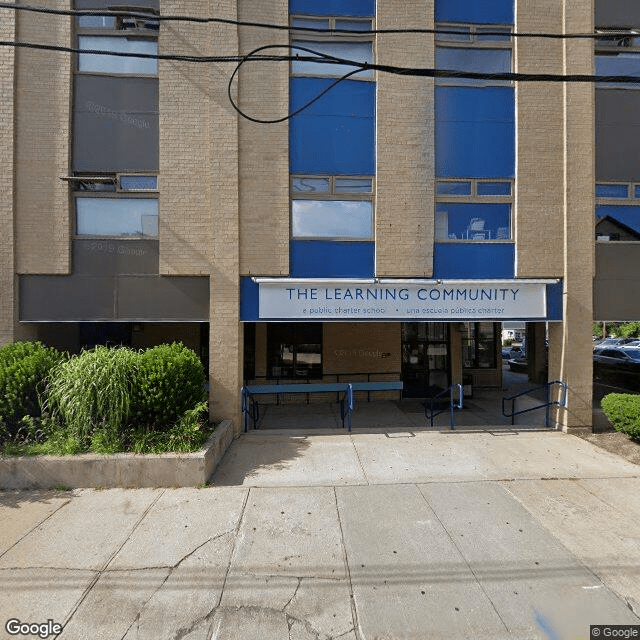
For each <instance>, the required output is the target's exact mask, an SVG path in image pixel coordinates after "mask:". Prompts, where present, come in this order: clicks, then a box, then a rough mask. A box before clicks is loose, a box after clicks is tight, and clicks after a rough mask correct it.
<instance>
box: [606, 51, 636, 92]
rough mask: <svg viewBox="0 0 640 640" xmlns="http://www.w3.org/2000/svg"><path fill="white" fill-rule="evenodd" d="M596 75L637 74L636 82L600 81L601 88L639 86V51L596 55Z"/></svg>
mask: <svg viewBox="0 0 640 640" xmlns="http://www.w3.org/2000/svg"><path fill="white" fill-rule="evenodd" d="M596 75H597V76H638V84H636V83H623V82H620V83H615V82H606V83H600V84H599V85H598V86H599V87H601V88H607V87H608V88H630V87H634V88H637V87H638V86H640V53H618V54H615V55H596Z"/></svg>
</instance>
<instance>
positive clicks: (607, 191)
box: [596, 184, 629, 198]
mask: <svg viewBox="0 0 640 640" xmlns="http://www.w3.org/2000/svg"><path fill="white" fill-rule="evenodd" d="M628 195H629V188H628V185H626V184H596V198H627V197H628Z"/></svg>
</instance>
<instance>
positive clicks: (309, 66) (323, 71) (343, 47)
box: [291, 40, 373, 80]
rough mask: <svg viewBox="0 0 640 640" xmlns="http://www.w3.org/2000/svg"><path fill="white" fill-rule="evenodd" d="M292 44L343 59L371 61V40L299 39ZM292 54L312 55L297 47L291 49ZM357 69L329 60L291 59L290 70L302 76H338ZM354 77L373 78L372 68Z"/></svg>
mask: <svg viewBox="0 0 640 640" xmlns="http://www.w3.org/2000/svg"><path fill="white" fill-rule="evenodd" d="M293 45H294V46H298V47H303V48H305V49H311V50H312V51H317V52H319V53H323V54H326V55H330V56H334V57H336V58H342V59H343V60H355V61H357V62H363V63H364V62H366V63H369V64H371V63H372V62H373V49H372V44H371V42H321V41H320V42H315V41H313V42H312V41H309V40H300V41H296V42H294V43H293ZM292 53H293V55H294V56H295V55H296V54H298V55H301V56H312V55H313V54H311V53H308V52H306V51H302V50H299V49H293V51H292ZM355 69H357V67H352V66H349V65H342V64H331V63H330V62H321V63H320V62H304V61H293V62H292V63H291V72H292V73H293V74H294V75H302V76H330V77H340V76H343V75H345V74H346V73H349V72H350V71H353V70H355ZM352 77H353V78H354V79H355V78H364V79H368V80H372V79H373V70H371V69H369V70H365V71H361V72H360V73H357V74H356V75H355V76H352Z"/></svg>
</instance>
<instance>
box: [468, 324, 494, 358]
mask: <svg viewBox="0 0 640 640" xmlns="http://www.w3.org/2000/svg"><path fill="white" fill-rule="evenodd" d="M497 327H498V325H496V324H494V323H493V322H467V323H465V325H464V329H463V330H462V363H463V367H464V368H465V369H495V368H496V361H497V359H496V344H497V339H498V334H497V331H498V328H497Z"/></svg>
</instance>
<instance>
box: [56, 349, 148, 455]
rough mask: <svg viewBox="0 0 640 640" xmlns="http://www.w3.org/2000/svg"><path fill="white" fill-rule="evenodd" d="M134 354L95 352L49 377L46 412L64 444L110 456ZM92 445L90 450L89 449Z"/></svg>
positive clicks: (124, 411)
mask: <svg viewBox="0 0 640 640" xmlns="http://www.w3.org/2000/svg"><path fill="white" fill-rule="evenodd" d="M138 358H139V354H138V353H137V352H135V351H132V350H131V349H127V348H126V347H116V348H108V347H101V346H99V347H95V348H94V349H91V350H88V351H83V352H82V353H81V354H80V355H79V356H76V357H74V358H71V359H70V360H68V361H67V362H63V363H61V364H60V365H58V366H57V367H55V368H54V369H53V370H52V371H51V380H50V382H49V385H48V386H47V390H46V397H47V409H48V410H49V411H50V412H51V415H52V416H53V418H54V419H55V420H56V421H57V422H58V423H59V424H60V427H61V430H62V432H63V433H64V435H65V438H67V439H71V441H73V440H77V441H78V442H79V443H80V446H81V447H82V448H83V449H85V448H90V449H91V450H93V446H95V448H96V449H97V450H98V451H99V452H101V453H106V452H109V453H112V452H113V450H114V448H115V450H117V447H118V446H119V442H120V429H121V425H122V424H123V422H124V421H125V420H126V419H127V417H128V415H129V408H130V404H131V389H132V386H133V381H134V379H135V371H136V368H137V360H138ZM92 445H93V446H92Z"/></svg>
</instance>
